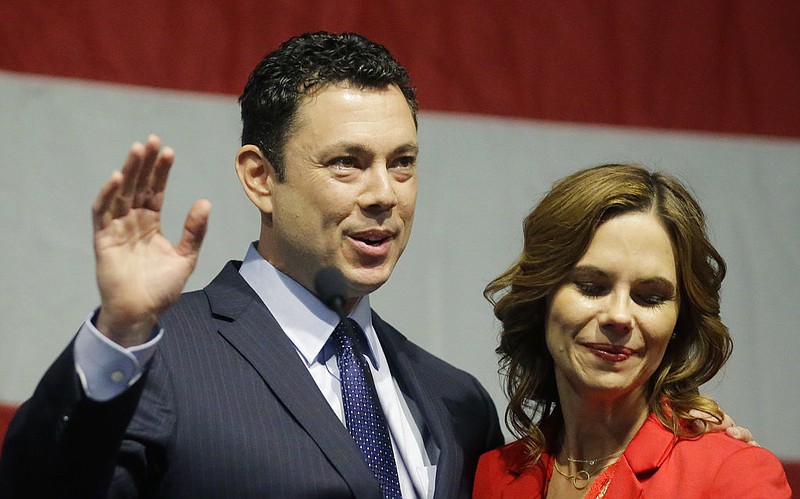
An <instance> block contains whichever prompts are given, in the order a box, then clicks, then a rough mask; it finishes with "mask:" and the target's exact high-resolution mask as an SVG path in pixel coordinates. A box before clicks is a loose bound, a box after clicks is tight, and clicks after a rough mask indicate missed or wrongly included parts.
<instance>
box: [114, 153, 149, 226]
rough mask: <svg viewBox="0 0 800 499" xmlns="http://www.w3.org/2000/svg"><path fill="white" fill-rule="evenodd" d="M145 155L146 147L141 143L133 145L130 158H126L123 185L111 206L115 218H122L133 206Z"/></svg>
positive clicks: (123, 168)
mask: <svg viewBox="0 0 800 499" xmlns="http://www.w3.org/2000/svg"><path fill="white" fill-rule="evenodd" d="M145 154H146V153H145V146H144V145H142V143H141V142H134V143H133V144H131V149H130V151H128V157H127V158H125V163H124V164H123V165H122V185H121V186H120V191H119V193H118V194H117V197H116V199H115V200H114V201H113V205H112V206H111V210H112V212H113V215H114V216H121V215H123V214H125V213H127V212H128V210H129V209H130V207H131V205H133V200H134V196H135V195H136V188H137V186H138V185H139V174H140V173H141V171H142V162H143V161H144V157H145Z"/></svg>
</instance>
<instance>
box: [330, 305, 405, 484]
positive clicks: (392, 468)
mask: <svg viewBox="0 0 800 499" xmlns="http://www.w3.org/2000/svg"><path fill="white" fill-rule="evenodd" d="M333 339H334V341H335V343H336V349H337V350H336V362H337V364H338V365H339V376H340V378H341V380H342V404H343V405H344V417H345V422H346V423H347V430H348V431H349V432H350V435H351V436H352V437H353V440H355V441H356V443H357V444H358V447H359V448H360V449H361V454H362V455H363V457H364V461H366V463H367V465H368V466H369V469H371V470H372V472H373V473H375V476H376V477H378V481H380V483H381V489H383V496H384V497H386V498H400V497H401V494H400V482H399V481H398V480H397V466H396V465H395V462H394V453H393V452H392V441H391V439H390V438H389V427H388V425H387V424H386V418H385V417H384V415H383V410H382V409H381V405H380V402H379V401H378V393H377V392H376V391H375V383H374V381H373V380H372V374H371V373H370V370H369V365H367V361H366V359H365V358H364V355H363V353H362V352H364V351H366V348H362V347H361V345H362V344H364V343H366V341H365V340H366V339H365V338H364V332H363V331H362V330H361V327H360V326H359V325H358V324H357V323H356V321H354V320H353V319H351V318H349V317H345V318H344V319H342V320H341V322H339V324H338V325H337V326H336V329H334V330H333Z"/></svg>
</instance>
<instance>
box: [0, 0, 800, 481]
mask: <svg viewBox="0 0 800 499" xmlns="http://www.w3.org/2000/svg"><path fill="white" fill-rule="evenodd" d="M798 26H800V3H798V2H796V1H793V0H785V1H779V0H772V1H770V0H741V1H732V0H709V1H703V2H696V1H690V0H679V1H675V2H658V1H654V0H644V1H634V0H628V1H624V0H608V1H596V0H594V1H593V0H564V1H559V2H548V1H543V0H528V1H521V0H510V1H507V2H485V1H478V0H464V1H459V2H456V1H452V2H437V1H430V0H402V1H400V0H378V1H369V2H367V1H363V0H340V1H338V2H325V1H305V2H303V1H288V0H269V1H255V0H225V1H221V0H217V1H211V0H144V1H131V2H116V1H111V0H93V1H90V0H73V1H70V2H62V1H56V0H40V1H29V0H4V1H3V2H0V180H2V181H1V182H0V203H2V210H0V234H2V236H3V244H2V249H1V250H0V254H2V258H1V259H0V282H2V288H1V289H2V291H0V307H1V308H2V310H3V312H4V313H3V323H4V327H3V328H2V329H0V345H2V346H0V400H3V401H5V402H6V403H8V404H10V405H12V406H13V405H14V404H18V403H20V402H21V401H22V400H24V399H25V398H27V397H28V396H30V394H31V393H32V391H33V389H34V387H35V385H36V382H37V381H38V379H39V378H40V377H41V375H42V374H43V372H44V370H45V369H46V368H47V366H48V365H49V364H50V362H51V361H52V360H53V359H54V358H55V356H56V355H57V354H58V352H59V351H60V350H61V349H63V348H64V346H65V345H66V344H67V342H68V341H69V340H70V338H71V336H72V335H73V334H74V332H75V331H76V330H77V328H78V326H79V324H80V323H81V321H83V320H84V319H85V317H86V316H87V315H88V314H89V313H90V312H91V311H92V310H93V308H94V307H95V306H96V305H97V303H98V302H99V298H98V296H97V291H96V287H95V284H94V275H93V268H94V267H93V254H92V245H91V220H90V205H91V203H92V201H93V200H94V197H95V195H96V192H97V190H98V188H99V186H100V185H101V184H102V182H103V181H104V180H105V179H106V178H107V177H108V176H109V175H110V173H111V172H112V171H113V170H114V169H117V168H119V167H120V166H121V163H122V160H123V158H124V156H125V154H126V152H127V148H128V146H129V144H130V143H131V142H132V141H134V140H142V139H144V138H145V137H146V135H147V134H148V133H150V132H155V133H158V134H160V135H161V136H162V138H163V139H164V142H165V143H166V144H168V145H170V146H172V147H173V148H174V149H175V151H176V158H177V159H176V165H175V167H174V169H173V174H172V176H171V178H170V185H169V187H168V192H167V204H166V208H165V210H166V212H165V221H164V225H165V232H166V233H167V235H168V236H171V237H172V238H173V239H177V237H178V231H179V229H180V227H181V225H182V222H183V217H184V215H185V213H186V211H187V210H188V208H189V206H190V205H191V203H192V202H193V201H194V200H195V199H197V198H201V197H204V198H207V199H209V200H211V202H212V204H213V206H214V208H213V211H212V216H211V227H210V230H209V233H208V236H207V239H206V243H205V245H204V249H203V251H202V254H201V260H200V264H199V266H198V269H197V271H196V272H195V275H193V277H192V278H191V280H190V282H189V286H188V287H189V288H190V289H195V288H198V287H202V286H203V285H204V284H205V283H206V282H208V280H210V279H211V278H212V277H213V275H215V274H216V272H217V271H218V270H219V268H221V266H222V264H223V263H224V262H225V261H227V260H229V259H241V258H242V257H243V256H244V252H245V250H246V246H247V244H248V243H249V242H250V241H252V240H254V239H257V237H258V215H257V213H256V211H255V208H254V207H252V205H250V204H249V202H248V201H247V199H246V198H245V196H244V195H243V193H242V192H241V188H240V186H239V185H238V182H237V179H236V177H235V173H234V170H233V161H234V155H235V153H236V150H237V148H238V140H239V133H240V129H239V126H240V125H239V118H238V105H237V103H236V98H237V96H238V94H239V92H240V91H241V89H242V87H243V85H244V83H245V81H246V79H247V76H248V74H249V72H250V70H251V69H252V68H253V67H254V66H255V64H256V63H257V62H258V61H259V60H260V59H261V57H262V56H263V55H264V54H265V53H266V52H268V51H270V50H272V49H274V48H275V47H277V45H278V44H279V43H280V42H281V41H282V40H284V39H286V38H288V37H290V36H292V35H294V34H298V33H301V32H305V31H314V30H328V31H356V32H359V33H362V34H364V35H366V36H367V37H369V38H371V39H373V40H375V41H378V42H381V43H383V44H384V45H386V46H387V47H388V48H389V50H390V51H392V53H393V54H395V56H396V57H397V58H398V59H399V60H400V62H401V63H403V64H404V65H406V66H407V67H408V68H409V71H410V73H411V75H412V79H413V82H414V84H415V86H416V87H417V89H418V97H419V100H420V104H421V114H420V128H419V131H420V145H421V149H422V152H421V156H420V175H421V180H420V197H419V201H418V208H417V216H416V220H415V228H414V235H413V236H412V238H411V243H410V245H409V248H408V249H407V251H406V254H405V255H404V256H403V258H402V260H401V262H400V264H399V265H398V268H397V270H396V272H395V275H394V276H393V277H392V280H391V281H390V282H389V284H387V285H386V286H385V287H384V288H382V289H381V290H379V291H378V292H377V293H376V294H375V296H374V298H373V306H374V307H375V309H376V310H377V311H378V312H379V313H380V314H381V315H382V316H383V317H384V318H385V319H387V320H389V321H390V322H392V323H393V324H394V325H395V326H397V327H398V329H400V330H401V331H403V332H404V333H405V334H406V335H407V336H409V337H410V338H411V339H412V340H413V341H415V342H417V343H420V344H421V345H423V346H425V347H426V348H428V349H429V350H431V351H433V352H434V353H436V354H438V355H440V356H442V357H444V358H445V359H447V360H448V361H450V362H451V363H453V364H455V365H457V366H459V367H461V368H463V369H466V370H467V371H470V372H472V373H474V374H475V375H476V376H478V378H479V379H480V380H481V381H482V382H483V384H484V385H485V386H486V387H487V389H489V391H490V392H491V393H492V395H493V397H494V398H495V401H496V403H497V405H498V408H499V409H500V410H501V415H502V408H503V407H504V405H505V400H504V397H503V394H502V391H501V388H500V383H499V381H498V377H497V372H496V371H497V363H496V358H495V355H494V352H493V350H494V347H495V345H496V341H497V332H498V324H497V323H496V321H494V320H493V316H492V313H491V309H490V306H489V304H488V303H486V302H485V300H484V299H483V297H482V290H483V287H484V286H485V285H486V283H487V282H488V281H489V280H490V279H492V278H493V277H494V276H496V275H497V274H499V273H500V272H501V271H503V270H504V269H505V267H506V266H507V265H508V264H510V263H511V261H512V260H513V259H514V258H515V257H516V255H517V254H518V252H519V250H520V244H521V221H522V218H523V217H524V215H525V214H526V213H527V212H528V211H529V210H530V208H532V207H533V206H534V205H535V203H536V202H537V201H538V200H539V199H540V197H541V196H542V195H543V194H544V193H545V192H546V191H547V190H548V189H549V187H550V185H551V184H552V182H553V181H554V180H556V179H558V178H560V177H562V176H563V175H565V174H567V173H570V172H572V171H574V170H576V169H578V168H582V167H586V166H590V165H593V164H598V163H604V162H621V161H624V162H637V163H642V164H644V165H646V166H649V167H651V168H653V169H657V170H663V171H666V172H668V173H671V174H674V175H677V176H679V177H680V178H682V179H684V180H685V181H686V182H687V183H688V184H689V185H690V186H691V187H692V188H693V190H694V192H695V193H696V194H697V197H698V198H699V199H700V201H701V203H702V205H703V207H704V209H705V210H706V212H707V215H708V218H709V224H710V231H711V234H712V236H713V239H714V242H715V244H716V245H717V248H718V249H719V250H720V252H721V253H722V255H723V256H724V257H725V259H726V260H727V262H728V265H729V273H728V277H727V279H726V281H725V283H724V284H723V316H724V319H725V321H726V323H727V324H728V326H729V327H730V329H731V333H732V335H733V338H734V354H733V357H732V359H731V361H730V362H729V364H728V365H727V367H726V369H725V371H724V372H722V373H720V374H719V375H718V376H717V377H716V378H715V379H714V380H713V381H712V382H710V383H709V384H708V385H707V386H706V387H705V392H706V393H708V394H710V395H711V396H713V397H715V398H716V399H717V400H718V401H719V402H720V404H721V405H722V407H723V408H724V409H725V411H726V412H728V413H729V414H731V415H732V416H733V417H734V419H736V421H737V422H738V423H740V424H743V425H745V426H747V427H749V428H751V429H752V430H753V432H754V433H755V435H756V438H757V440H758V441H759V442H760V443H761V444H762V445H764V446H765V447H767V448H769V449H770V450H772V451H773V452H774V453H775V454H777V455H778V456H779V457H780V458H781V459H782V460H784V461H785V462H792V461H795V462H797V461H800V432H798V431H796V422H797V414H798V411H800V394H798V391H799V390H798V383H799V382H798V380H799V379H800V362H798V359H800V336H798V334H797V329H798V324H800V311H799V310H800V307H798V305H797V302H798V300H800V29H798ZM789 467H791V466H789ZM795 483H796V482H795ZM795 488H797V486H795Z"/></svg>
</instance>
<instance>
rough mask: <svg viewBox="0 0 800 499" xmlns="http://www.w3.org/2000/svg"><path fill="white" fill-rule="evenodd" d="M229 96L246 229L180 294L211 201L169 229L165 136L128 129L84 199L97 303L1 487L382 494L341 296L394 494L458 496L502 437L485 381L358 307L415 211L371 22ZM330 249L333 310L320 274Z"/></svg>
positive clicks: (21, 437)
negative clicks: (210, 276) (318, 281)
mask: <svg viewBox="0 0 800 499" xmlns="http://www.w3.org/2000/svg"><path fill="white" fill-rule="evenodd" d="M239 101H240V104H241V108H242V121H243V133H242V147H241V149H240V150H239V152H238V154H237V157H236V171H237V174H238V176H239V179H240V181H241V184H242V187H243V188H244V191H245V193H246V195H247V196H248V198H249V199H250V200H251V201H252V202H253V204H255V206H256V207H257V208H258V209H259V211H260V214H261V230H260V236H259V239H258V241H257V242H256V243H254V244H253V245H252V246H251V247H250V248H249V250H248V252H247V254H246V256H245V258H244V261H243V262H229V263H228V264H227V265H226V266H225V267H224V268H223V269H222V271H221V272H220V274H219V275H218V276H217V277H216V278H215V279H214V280H213V281H212V282H211V283H210V284H209V285H208V286H207V287H206V288H205V289H203V290H202V291H196V292H192V293H186V294H181V293H182V290H183V287H184V285H185V283H186V280H187V278H188V276H189V275H190V273H191V272H192V270H193V269H194V266H195V263H196V261H197V256H198V252H199V250H200V245H201V243H202V240H203V236H204V234H205V230H206V226H207V223H208V217H209V213H210V204H209V203H208V202H207V201H204V200H201V201H198V202H197V203H195V205H194V206H193V207H192V208H191V210H190V212H189V215H188V217H187V219H186V223H185V226H184V230H183V234H182V236H181V238H180V240H179V242H178V244H177V245H175V246H173V245H172V244H171V243H170V242H169V241H168V240H167V239H165V238H164V237H163V236H162V234H161V231H160V223H159V213H160V210H161V206H162V203H163V196H164V187H165V184H166V180H167V175H168V172H169V169H170V167H171V165H172V160H173V152H172V150H171V149H169V148H163V149H162V147H161V143H160V140H159V139H158V138H157V137H155V136H151V137H149V138H148V140H147V142H146V144H139V143H136V144H134V145H133V146H132V147H131V150H130V152H129V155H128V158H127V160H126V161H125V164H124V166H123V168H122V171H121V172H120V173H114V174H113V175H112V177H111V178H110V179H109V180H108V181H107V183H106V184H105V185H104V186H103V187H102V189H101V191H100V193H99V195H98V197H97V200H96V201H95V203H94V205H93V221H94V230H95V235H94V245H95V254H96V262H97V282H98V287H99V290H100V296H101V306H100V308H99V309H98V311H97V312H95V314H93V316H92V317H91V318H90V319H89V320H87V322H86V323H85V324H84V325H83V326H82V328H81V330H80V331H79V333H78V335H77V336H76V338H75V340H74V341H73V342H72V343H71V344H70V345H69V347H68V348H67V349H66V350H65V351H64V353H63V354H62V355H61V356H60V357H59V358H58V359H57V360H56V362H55V363H54V364H53V366H52V367H51V368H50V369H49V370H48V372H47V373H46V374H45V376H44V378H43V379H42V381H41V383H40V384H39V386H38V387H37V390H36V392H35V394H34V396H33V397H32V399H31V400H29V401H28V402H27V403H26V404H24V405H23V406H22V407H21V409H20V410H19V412H18V415H17V417H16V418H15V419H14V421H13V422H12V425H11V427H10V429H9V436H8V438H7V440H6V443H5V447H4V449H3V456H2V461H1V462H0V495H3V497H5V496H10V497H26V496H30V497H51V496H69V497H106V496H113V497H191V498H201V497H231V498H233V497H235V498H244V497H281V498H285V497H304V498H309V497H319V498H337V497H359V498H376V497H382V496H384V495H391V494H392V493H390V492H387V490H388V489H386V486H385V485H383V483H384V482H383V481H381V480H384V479H383V478H381V480H379V479H378V478H377V477H376V474H378V475H381V474H382V473H383V471H381V472H378V471H375V472H373V471H372V468H371V467H370V466H371V465H368V464H367V462H365V459H367V460H368V458H367V457H365V456H367V455H368V451H367V450H365V449H364V446H363V445H360V444H357V443H356V441H357V439H356V437H355V436H351V432H350V431H349V430H350V423H349V421H350V420H349V419H348V418H349V417H350V416H349V415H346V412H347V410H346V409H345V407H344V406H345V405H346V402H345V401H344V399H345V396H344V394H343V392H344V391H345V389H344V388H343V385H344V381H342V382H341V383H340V378H343V376H342V375H341V372H340V371H341V370H343V369H345V368H344V367H341V369H340V364H339V363H338V362H339V360H340V359H339V358H338V357H339V356H341V355H343V354H341V353H339V352H341V350H337V348H343V347H341V346H338V344H334V343H336V342H332V341H331V340H330V339H329V337H330V336H331V334H332V332H334V330H338V328H339V326H337V324H339V323H340V315H347V317H349V318H350V319H352V320H353V321H355V324H357V325H358V326H357V327H356V329H361V330H363V337H364V339H365V341H366V343H365V344H363V345H362V346H361V347H358V348H360V350H356V352H359V353H358V356H359V357H360V358H361V360H360V362H362V364H361V365H364V366H366V368H365V369H366V370H367V371H368V374H365V375H364V377H365V378H372V379H371V381H370V382H369V386H374V388H371V389H370V390H374V393H376V394H377V399H378V400H379V406H380V407H379V408H378V409H377V411H378V412H379V413H380V412H382V413H383V416H382V421H383V423H382V425H383V427H384V428H386V429H388V434H389V435H390V443H391V447H390V449H389V450H388V453H389V456H393V457H394V459H393V461H394V462H393V464H392V465H390V466H389V467H390V468H391V476H392V477H393V478H391V480H392V483H394V484H395V485H394V486H395V487H397V490H399V491H401V492H402V495H403V496H404V497H437V498H455V497H469V495H470V492H471V488H472V480H473V473H474V471H475V467H476V463H477V459H478V457H479V456H480V454H481V453H483V452H485V451H487V450H490V449H492V448H494V447H497V446H498V445H500V444H502V441H503V439H502V435H501V432H500V429H499V424H498V420H497V415H496V411H495V407H494V405H493V403H492V401H491V399H490V398H489V396H488V395H487V393H486V392H485V390H484V389H483V387H481V386H480V384H479V383H478V382H477V380H475V379H474V378H473V377H472V376H470V375H468V374H467V373H465V372H463V371H460V370H458V369H456V368H454V367H452V366H450V365H448V364H446V363H445V362H443V361H442V360H440V359H437V358H436V357H434V356H432V355H430V354H429V353H427V352H425V351H424V350H422V349H421V348H419V347H417V346H416V345H414V344H413V343H411V342H410V341H408V340H407V339H406V338H405V337H404V336H402V335H401V334H400V333H399V332H398V331H396V330H395V329H394V328H392V327H391V326H390V325H389V324H387V323H386V322H384V321H383V320H381V318H380V317H379V316H378V315H377V314H376V313H375V312H374V311H372V310H371V308H370V305H369V294H370V293H371V292H372V291H374V290H376V289H378V288H379V287H380V286H381V285H382V284H383V283H385V282H386V280H387V279H388V278H389V276H390V274H391V272H392V270H393V269H394V266H395V264H396V263H397V260H398V259H399V258H400V255H401V253H402V252H403V249H404V248H405V246H406V243H407V242H408V238H409V235H410V232H411V225H412V222H413V216H414V207H415V201H416V195H417V161H416V159H417V130H416V128H417V123H416V109H417V103H416V98H415V93H414V89H413V88H412V87H411V86H410V83H409V79H408V75H407V73H406V70H405V69H404V68H403V67H402V66H400V65H399V64H398V63H397V62H396V61H395V60H394V59H393V58H392V56H391V55H390V54H389V53H388V52H387V51H386V49H385V48H383V47H382V46H380V45H377V44H375V43H372V42H370V41H369V40H366V39H364V38H363V37H360V36H357V35H352V34H346V35H330V34H325V33H315V34H307V35H303V36H300V37H297V38H293V39H291V40H289V41H287V42H286V43H284V44H283V45H282V46H281V47H280V48H279V49H278V50H276V51H274V52H272V53H271V54H268V55H267V56H266V57H265V58H264V60H262V61H261V63H260V64H259V65H258V66H257V67H256V68H255V70H254V71H253V74H252V75H251V77H250V80H249V82H248V83H247V86H246V88H245V90H244V93H243V94H242V96H241V98H240V100H239ZM331 267H334V268H336V269H338V270H339V271H340V273H341V276H342V278H341V283H339V284H338V285H337V286H338V287H337V289H336V290H335V291H336V294H337V296H338V297H339V298H341V306H339V307H334V308H338V310H333V309H332V308H329V307H328V306H327V305H326V304H325V303H323V301H322V300H321V299H320V296H318V295H320V294H321V293H320V292H319V291H318V288H317V287H315V277H316V276H318V275H319V274H320V271H322V270H323V269H327V268H331ZM356 334H357V333H356ZM353 337H355V336H353ZM337 338H338V336H337ZM337 341H338V340H337ZM364 359H367V360H366V364H364V363H363V362H364ZM348 376H349V375H348ZM365 386H367V385H365ZM378 416H379V417H380V414H379V415H378ZM382 487H384V489H383V492H382Z"/></svg>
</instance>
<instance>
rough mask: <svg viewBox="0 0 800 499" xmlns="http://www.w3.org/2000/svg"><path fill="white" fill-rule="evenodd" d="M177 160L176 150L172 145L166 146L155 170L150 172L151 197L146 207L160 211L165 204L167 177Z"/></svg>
mask: <svg viewBox="0 0 800 499" xmlns="http://www.w3.org/2000/svg"><path fill="white" fill-rule="evenodd" d="M174 160H175V152H174V151H173V150H172V148H171V147H165V148H164V150H163V151H161V154H160V155H159V156H158V159H157V160H156V163H155V165H154V167H153V171H152V173H151V174H150V178H151V179H150V185H149V197H148V199H147V202H146V204H145V207H146V208H148V209H151V210H155V211H160V210H161V207H162V206H163V204H164V191H165V190H166V188H167V179H168V178H169V171H170V169H171V168H172V163H173V162H174Z"/></svg>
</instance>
